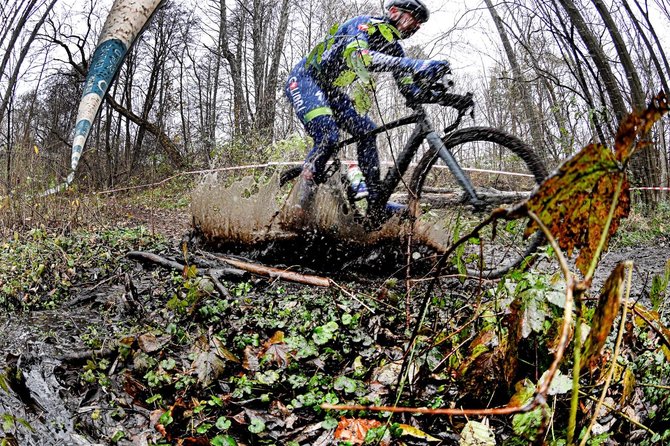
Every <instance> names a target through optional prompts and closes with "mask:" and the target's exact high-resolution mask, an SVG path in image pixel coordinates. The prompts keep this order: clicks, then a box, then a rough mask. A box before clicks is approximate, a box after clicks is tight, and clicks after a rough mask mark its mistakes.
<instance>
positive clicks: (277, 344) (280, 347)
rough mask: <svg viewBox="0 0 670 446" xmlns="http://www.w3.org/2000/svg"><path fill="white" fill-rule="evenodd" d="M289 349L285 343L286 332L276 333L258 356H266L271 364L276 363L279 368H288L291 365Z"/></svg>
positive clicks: (266, 342) (265, 343)
mask: <svg viewBox="0 0 670 446" xmlns="http://www.w3.org/2000/svg"><path fill="white" fill-rule="evenodd" d="M288 353H289V348H288V345H287V344H286V343H285V342H284V332H283V331H276V332H275V334H274V335H273V336H272V337H271V338H270V339H268V340H267V341H265V342H264V343H263V349H262V350H261V351H260V352H259V354H258V356H259V357H263V356H266V357H267V358H268V360H269V362H270V363H273V362H274V363H275V364H277V365H278V366H279V367H286V366H288V363H289V355H288Z"/></svg>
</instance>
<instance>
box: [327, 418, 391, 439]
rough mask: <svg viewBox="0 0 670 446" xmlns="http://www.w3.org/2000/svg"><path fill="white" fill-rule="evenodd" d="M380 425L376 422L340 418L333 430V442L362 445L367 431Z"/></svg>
mask: <svg viewBox="0 0 670 446" xmlns="http://www.w3.org/2000/svg"><path fill="white" fill-rule="evenodd" d="M381 425H382V423H381V422H379V421H377V420H366V419H361V418H344V417H342V418H341V419H340V422H339V423H338V424H337V428H336V429H335V440H339V441H348V442H349V443H351V444H363V443H364V442H365V436H366V435H367V433H368V431H369V430H370V429H372V428H375V427H379V426H381ZM382 444H384V443H382Z"/></svg>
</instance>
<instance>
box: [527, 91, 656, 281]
mask: <svg viewBox="0 0 670 446" xmlns="http://www.w3.org/2000/svg"><path fill="white" fill-rule="evenodd" d="M667 111H668V103H667V100H666V97H665V95H664V94H662V93H661V94H659V95H658V96H657V97H656V98H654V100H653V101H652V103H651V104H650V105H649V107H648V108H647V109H646V110H644V111H642V112H639V113H635V114H631V115H630V116H629V117H628V118H626V119H625V120H624V121H623V122H622V123H621V126H620V127H619V131H618V132H617V135H616V139H615V152H616V155H615V154H613V153H612V152H611V151H610V150H609V149H608V148H606V147H605V146H602V145H599V144H591V145H589V146H586V147H585V148H583V149H582V150H581V151H580V152H579V153H577V154H576V155H575V156H573V157H572V158H570V159H569V160H567V161H566V162H565V163H564V164H563V165H562V166H561V167H560V168H559V169H558V171H557V172H556V173H555V174H554V175H552V176H551V177H549V178H548V179H547V180H545V181H544V182H543V183H542V184H541V185H540V187H539V188H538V190H537V191H536V192H535V193H534V194H533V195H532V196H531V197H530V198H529V199H528V201H527V202H526V206H525V207H519V208H518V209H520V210H523V209H528V210H530V211H533V212H534V213H535V214H537V215H538V216H539V218H540V219H541V220H542V222H543V223H544V224H545V225H546V226H547V227H548V228H549V230H550V231H551V233H552V234H553V236H554V237H555V238H556V239H557V241H558V244H559V246H560V247H561V249H563V250H565V251H566V252H567V253H568V255H571V254H572V251H573V250H574V249H579V256H578V257H577V262H576V263H577V267H578V268H579V270H580V271H581V272H582V273H584V274H585V273H586V271H587V270H588V268H589V265H590V264H591V263H592V262H593V261H594V260H598V259H594V258H593V257H594V255H595V252H596V250H597V247H598V244H599V243H600V239H601V237H602V234H603V230H604V228H605V224H606V222H607V220H608V215H609V212H610V208H611V205H612V203H613V200H614V199H615V198H616V194H617V188H618V185H619V184H621V190H620V195H619V197H618V203H617V206H616V208H615V209H614V214H613V216H612V221H611V224H610V227H609V231H608V233H607V234H606V238H605V246H604V248H606V247H607V242H608V240H609V238H610V237H611V236H612V235H614V233H616V230H617V229H618V227H619V222H620V221H621V219H622V218H624V217H626V216H627V215H628V212H629V211H630V195H629V185H628V180H627V178H626V175H625V168H624V166H625V164H626V163H627V161H628V159H629V158H630V156H631V154H632V153H633V152H634V151H635V149H636V147H638V146H641V144H639V143H638V144H637V145H636V140H637V139H638V137H640V136H644V135H645V134H646V133H647V132H648V131H649V130H650V129H651V126H652V125H653V124H654V123H655V122H656V121H658V120H659V119H660V118H661V116H663V114H665V113H666V112H667ZM537 229H539V228H538V225H537V224H536V223H535V222H533V221H531V222H530V223H529V224H528V227H527V228H526V235H529V234H532V233H534V232H535V231H536V230H537Z"/></svg>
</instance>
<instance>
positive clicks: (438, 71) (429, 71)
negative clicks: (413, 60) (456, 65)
mask: <svg viewBox="0 0 670 446" xmlns="http://www.w3.org/2000/svg"><path fill="white" fill-rule="evenodd" d="M448 73H451V69H450V65H449V62H447V61H446V60H424V61H423V62H422V63H421V64H420V65H419V66H417V67H416V69H415V71H414V78H415V79H416V80H418V81H421V82H426V83H429V84H430V83H435V82H437V81H439V80H440V78H441V77H442V76H444V75H445V74H448Z"/></svg>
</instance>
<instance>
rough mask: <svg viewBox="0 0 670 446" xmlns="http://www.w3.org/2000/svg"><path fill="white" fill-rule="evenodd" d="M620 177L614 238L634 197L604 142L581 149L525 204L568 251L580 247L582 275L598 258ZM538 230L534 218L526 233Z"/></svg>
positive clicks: (613, 224) (620, 168)
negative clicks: (597, 254)
mask: <svg viewBox="0 0 670 446" xmlns="http://www.w3.org/2000/svg"><path fill="white" fill-rule="evenodd" d="M619 181H621V182H622V186H621V191H620V196H619V197H618V205H617V207H616V209H615V212H614V215H613V218H612V223H611V225H610V228H609V232H608V236H607V239H609V237H611V236H612V235H613V234H614V233H615V232H616V230H617V229H618V227H619V222H620V220H621V219H622V218H624V217H626V216H627V215H628V212H629V210H630V196H629V190H628V189H629V185H628V180H627V179H626V175H625V172H624V170H623V168H622V166H621V165H620V164H619V163H618V162H617V160H616V159H615V158H614V155H613V154H612V152H611V151H610V150H609V149H607V148H606V147H605V146H602V145H599V144H591V145H589V146H587V147H585V148H584V149H582V150H581V151H580V152H579V153H578V154H576V155H575V156H573V157H572V158H570V159H569V160H567V161H566V162H565V163H564V164H563V165H562V166H561V167H560V168H559V169H558V171H557V172H556V173H555V174H554V175H552V176H551V177H549V178H548V179H547V180H545V181H544V182H543V183H542V184H541V185H540V187H539V188H538V190H537V191H536V192H535V193H534V194H533V195H532V196H531V197H530V198H529V199H528V201H527V203H526V206H527V208H528V210H530V211H533V212H534V213H535V214H537V215H538V217H539V218H540V220H542V222H543V223H544V224H545V225H546V226H547V227H548V228H549V230H550V231H551V233H552V234H553V236H554V237H555V238H556V239H557V241H558V244H559V246H560V247H561V248H562V249H563V250H565V251H566V252H567V254H568V255H571V254H572V252H573V250H574V249H579V256H578V257H577V262H576V263H577V267H578V268H579V270H580V271H582V273H586V271H587V270H588V267H589V265H590V263H591V262H592V260H593V256H594V254H595V251H596V248H597V247H598V243H599V242H600V237H601V234H602V232H603V230H604V225H605V223H606V221H607V216H608V214H609V212H610V207H611V204H612V201H613V199H614V197H615V194H616V190H617V185H618V183H619ZM538 229H539V227H538V225H537V224H536V223H535V222H534V221H531V222H529V224H528V227H527V228H526V235H530V234H532V233H534V232H535V231H537V230H538ZM605 247H607V244H605Z"/></svg>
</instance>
